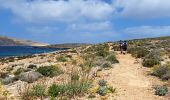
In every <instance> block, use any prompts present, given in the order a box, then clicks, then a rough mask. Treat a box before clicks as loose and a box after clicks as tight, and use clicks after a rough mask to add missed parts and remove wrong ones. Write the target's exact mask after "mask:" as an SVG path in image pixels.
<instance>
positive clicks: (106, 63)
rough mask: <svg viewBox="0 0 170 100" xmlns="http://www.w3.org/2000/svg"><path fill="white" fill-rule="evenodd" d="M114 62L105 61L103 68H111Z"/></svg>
mask: <svg viewBox="0 0 170 100" xmlns="http://www.w3.org/2000/svg"><path fill="white" fill-rule="evenodd" d="M111 67H112V64H111V63H110V62H104V63H103V65H102V68H111Z"/></svg>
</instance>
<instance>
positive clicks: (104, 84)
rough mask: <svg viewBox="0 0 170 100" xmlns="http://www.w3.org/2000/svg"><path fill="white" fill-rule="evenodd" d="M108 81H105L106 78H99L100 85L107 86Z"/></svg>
mask: <svg viewBox="0 0 170 100" xmlns="http://www.w3.org/2000/svg"><path fill="white" fill-rule="evenodd" d="M106 83H107V81H105V80H104V79H102V80H99V83H98V84H99V85H100V86H106Z"/></svg>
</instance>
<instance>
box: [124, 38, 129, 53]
mask: <svg viewBox="0 0 170 100" xmlns="http://www.w3.org/2000/svg"><path fill="white" fill-rule="evenodd" d="M127 46H128V44H127V41H124V42H123V54H126V51H127Z"/></svg>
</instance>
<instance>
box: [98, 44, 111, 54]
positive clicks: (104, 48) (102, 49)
mask: <svg viewBox="0 0 170 100" xmlns="http://www.w3.org/2000/svg"><path fill="white" fill-rule="evenodd" d="M96 51H97V53H96V55H97V56H101V57H107V56H108V55H109V54H110V53H109V46H108V45H107V44H99V45H97V47H96Z"/></svg>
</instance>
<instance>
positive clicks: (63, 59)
mask: <svg viewBox="0 0 170 100" xmlns="http://www.w3.org/2000/svg"><path fill="white" fill-rule="evenodd" d="M57 61H59V62H66V61H67V58H66V57H65V56H60V57H58V58H57Z"/></svg>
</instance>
